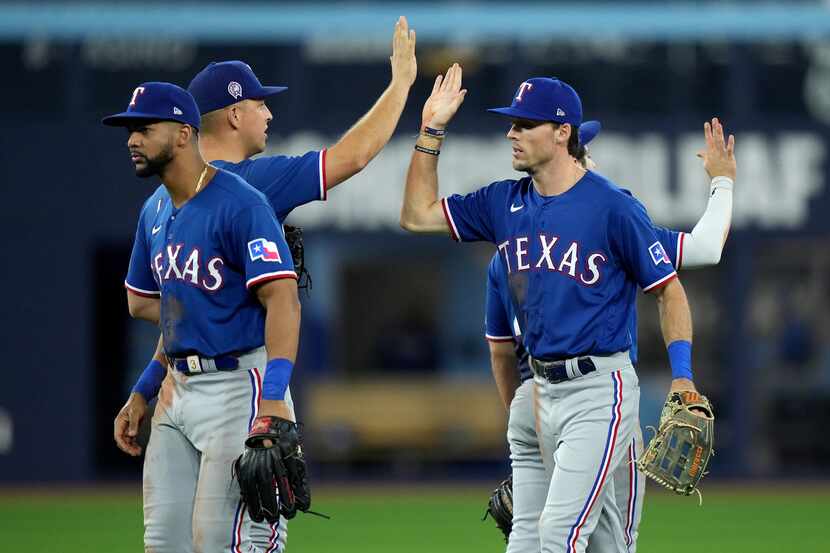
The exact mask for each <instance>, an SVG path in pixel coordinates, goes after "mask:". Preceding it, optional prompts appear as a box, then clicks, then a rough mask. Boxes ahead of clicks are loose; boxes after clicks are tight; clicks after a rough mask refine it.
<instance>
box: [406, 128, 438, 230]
mask: <svg viewBox="0 0 830 553" xmlns="http://www.w3.org/2000/svg"><path fill="white" fill-rule="evenodd" d="M416 144H417V145H418V146H421V147H423V148H426V149H429V150H434V151H440V148H441V141H440V140H438V139H436V138H431V137H425V136H421V137H419V138H418V141H417V142H416ZM401 227H402V228H404V229H405V230H408V231H410V232H418V233H423V232H447V231H448V230H449V229H448V227H447V221H446V219H445V218H444V212H443V207H442V206H441V202H440V200H439V198H438V156H437V155H433V154H430V153H425V152H421V151H418V150H415V151H414V152H412V159H411V161H410V162H409V169H408V170H407V173H406V186H405V187H404V200H403V207H402V208H401Z"/></svg>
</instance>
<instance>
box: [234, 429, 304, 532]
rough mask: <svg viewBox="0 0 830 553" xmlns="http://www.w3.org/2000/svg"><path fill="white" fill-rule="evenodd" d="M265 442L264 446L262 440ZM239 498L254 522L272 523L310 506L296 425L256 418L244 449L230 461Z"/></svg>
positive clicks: (298, 432) (292, 516) (292, 515)
mask: <svg viewBox="0 0 830 553" xmlns="http://www.w3.org/2000/svg"><path fill="white" fill-rule="evenodd" d="M267 440H270V442H268V445H266V441H267ZM233 472H234V475H235V477H236V480H237V482H239V490H240V492H241V494H242V501H244V502H245V504H246V505H247V507H248V514H249V515H250V516H251V519H252V520H254V521H256V522H262V521H263V519H265V520H267V521H268V522H269V523H271V524H273V523H275V522H277V520H279V517H280V515H282V516H284V517H285V518H287V519H291V518H294V515H296V514H297V511H303V512H306V511H308V510H309V508H310V507H311V489H310V488H309V486H308V476H307V475H306V466H305V460H304V459H303V451H302V448H301V444H300V427H299V425H298V424H297V423H294V422H291V421H289V420H286V419H283V418H280V417H257V418H256V420H255V421H254V425H253V426H252V427H251V432H250V433H249V434H248V439H246V440H245V451H244V452H243V453H242V455H240V456H239V457H238V458H237V459H236V461H235V462H234V464H233Z"/></svg>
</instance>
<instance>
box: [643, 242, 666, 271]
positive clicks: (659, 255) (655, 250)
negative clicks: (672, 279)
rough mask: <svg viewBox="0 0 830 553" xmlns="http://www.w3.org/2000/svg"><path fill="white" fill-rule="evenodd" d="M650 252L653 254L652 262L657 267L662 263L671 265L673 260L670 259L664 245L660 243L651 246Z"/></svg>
mask: <svg viewBox="0 0 830 553" xmlns="http://www.w3.org/2000/svg"><path fill="white" fill-rule="evenodd" d="M648 252H649V253H650V254H651V260H652V261H654V264H655V265H659V264H660V263H666V264H668V265H671V260H670V259H669V256H668V254H667V253H666V250H664V249H663V244H661V243H660V242H659V241H658V242H655V243H654V244H652V245H651V246H649V247H648Z"/></svg>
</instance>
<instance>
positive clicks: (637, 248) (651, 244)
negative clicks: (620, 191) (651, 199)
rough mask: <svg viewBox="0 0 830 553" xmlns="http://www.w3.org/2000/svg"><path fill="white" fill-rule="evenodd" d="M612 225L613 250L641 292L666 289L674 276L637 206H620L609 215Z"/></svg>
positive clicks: (629, 200) (648, 221)
mask: <svg viewBox="0 0 830 553" xmlns="http://www.w3.org/2000/svg"><path fill="white" fill-rule="evenodd" d="M611 222H612V224H611V228H610V236H611V244H612V249H613V250H614V252H615V255H616V256H618V258H619V260H620V262H621V264H622V266H623V267H624V268H625V270H626V271H627V272H628V274H629V275H631V277H632V278H633V279H634V280H635V281H636V282H637V284H638V285H639V286H640V288H642V289H643V292H650V291H652V290H655V289H657V288H660V287H661V286H665V285H666V284H668V282H669V281H671V280H672V279H673V278H675V277H676V276H677V273H676V272H675V270H674V266H673V265H672V262H671V259H670V258H669V255H668V254H667V253H666V250H665V248H664V247H663V244H661V243H660V240H658V238H657V234H656V233H655V232H654V224H653V223H652V222H651V219H649V216H648V213H646V209H645V207H643V205H642V204H641V203H640V202H638V201H636V200H634V199H633V198H627V199H626V200H625V201H622V202H620V203H619V204H618V206H616V208H615V209H614V210H613V211H612V217H611Z"/></svg>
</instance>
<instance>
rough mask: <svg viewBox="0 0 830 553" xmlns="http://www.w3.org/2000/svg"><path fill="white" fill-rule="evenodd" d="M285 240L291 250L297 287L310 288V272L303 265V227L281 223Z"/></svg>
mask: <svg viewBox="0 0 830 553" xmlns="http://www.w3.org/2000/svg"><path fill="white" fill-rule="evenodd" d="M283 229H284V230H285V241H286V243H288V249H289V250H291V258H292V259H293V260H294V271H295V272H296V273H297V288H299V289H301V290H302V289H303V288H305V289H306V291H308V290H311V274H309V272H308V269H306V266H305V248H304V247H303V229H302V228H300V227H293V226H291V225H283Z"/></svg>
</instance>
